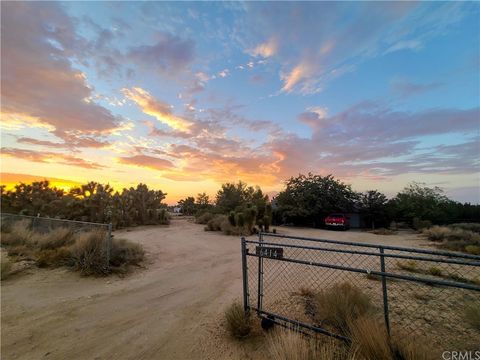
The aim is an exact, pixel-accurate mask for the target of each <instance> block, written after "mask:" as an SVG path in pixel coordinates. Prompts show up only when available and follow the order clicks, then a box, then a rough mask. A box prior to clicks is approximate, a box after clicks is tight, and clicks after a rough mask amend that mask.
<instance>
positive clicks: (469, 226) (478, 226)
mask: <svg viewBox="0 0 480 360" xmlns="http://www.w3.org/2000/svg"><path fill="white" fill-rule="evenodd" d="M449 227H451V228H453V229H461V230H467V231H473V232H476V233H480V223H456V224H451V225H449Z"/></svg>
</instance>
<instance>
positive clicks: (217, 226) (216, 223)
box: [205, 215, 228, 231]
mask: <svg viewBox="0 0 480 360" xmlns="http://www.w3.org/2000/svg"><path fill="white" fill-rule="evenodd" d="M225 220H227V216H226V215H215V216H214V217H213V218H212V219H210V220H209V221H208V222H207V225H206V226H205V230H206V231H222V223H223V222H224V221H225ZM227 221H228V220H227Z"/></svg>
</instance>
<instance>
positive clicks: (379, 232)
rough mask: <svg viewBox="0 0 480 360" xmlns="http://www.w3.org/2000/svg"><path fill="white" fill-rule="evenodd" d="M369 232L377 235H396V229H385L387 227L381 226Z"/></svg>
mask: <svg viewBox="0 0 480 360" xmlns="http://www.w3.org/2000/svg"><path fill="white" fill-rule="evenodd" d="M369 232H370V233H372V234H375V235H394V234H395V233H396V232H395V231H394V230H390V229H385V228H379V229H375V230H372V231H369Z"/></svg>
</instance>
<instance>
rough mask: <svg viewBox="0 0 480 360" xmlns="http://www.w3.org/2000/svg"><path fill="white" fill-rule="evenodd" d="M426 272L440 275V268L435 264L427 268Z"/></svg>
mask: <svg viewBox="0 0 480 360" xmlns="http://www.w3.org/2000/svg"><path fill="white" fill-rule="evenodd" d="M428 273H429V274H430V275H433V276H442V270H441V269H439V268H437V267H435V266H432V267H431V268H429V269H428Z"/></svg>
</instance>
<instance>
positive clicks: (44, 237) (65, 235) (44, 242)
mask: <svg viewBox="0 0 480 360" xmlns="http://www.w3.org/2000/svg"><path fill="white" fill-rule="evenodd" d="M32 241H33V242H35V244H36V245H37V246H38V247H39V248H40V249H41V250H47V249H50V250H52V249H56V248H59V247H62V246H67V245H71V244H73V243H74V242H75V239H74V233H73V231H72V230H71V229H69V228H66V227H61V228H56V229H54V230H52V231H50V232H48V233H46V234H35V235H34V236H33V239H32Z"/></svg>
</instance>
